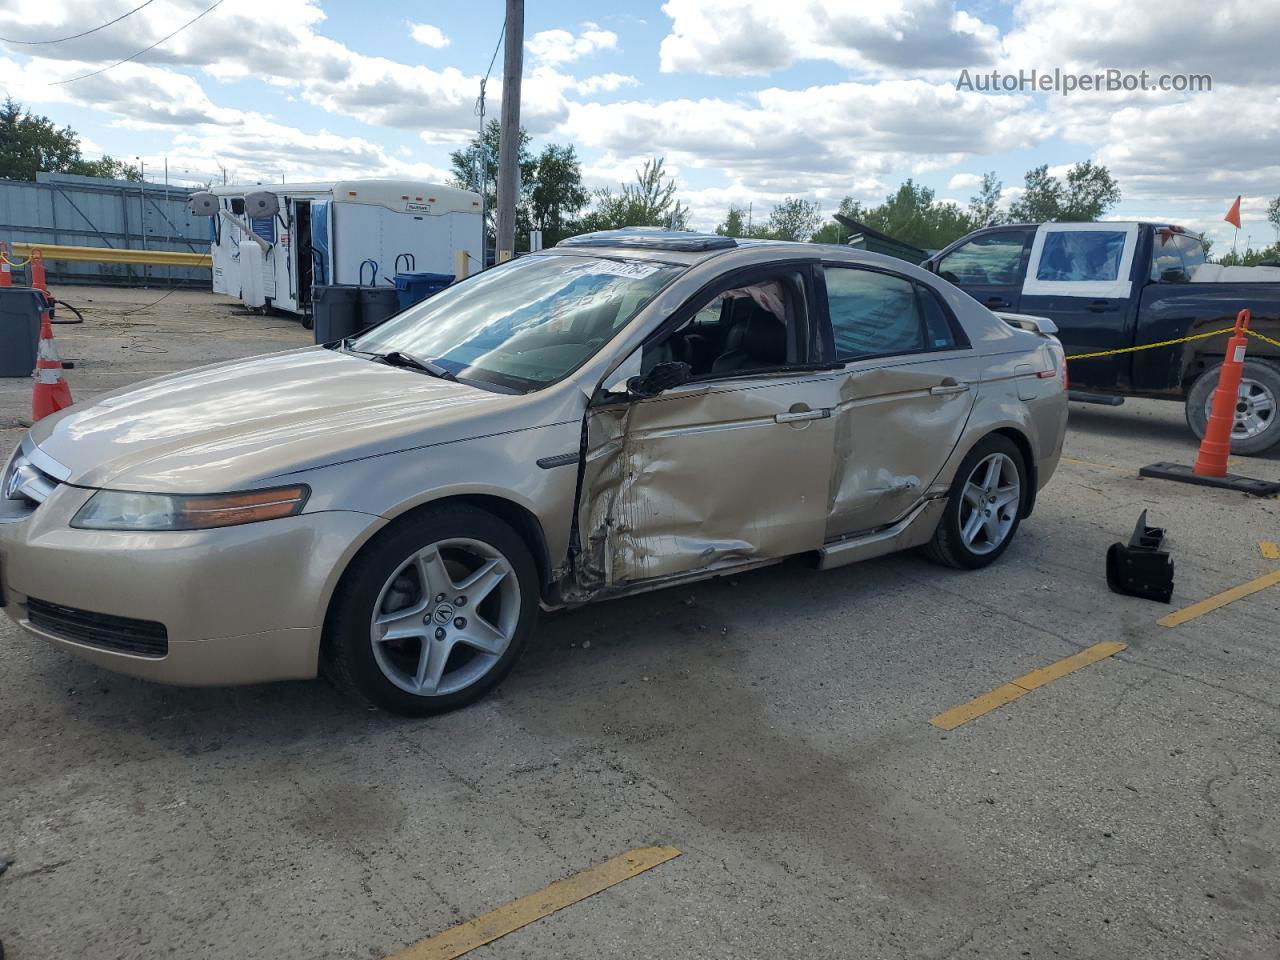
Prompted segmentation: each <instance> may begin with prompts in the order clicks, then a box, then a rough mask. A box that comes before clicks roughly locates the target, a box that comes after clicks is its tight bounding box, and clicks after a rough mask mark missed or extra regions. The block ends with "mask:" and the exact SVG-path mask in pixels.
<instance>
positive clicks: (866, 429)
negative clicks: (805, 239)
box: [823, 264, 981, 539]
mask: <svg viewBox="0 0 1280 960" xmlns="http://www.w3.org/2000/svg"><path fill="white" fill-rule="evenodd" d="M823 274H824V280H825V287H826V302H827V305H828V316H829V317H830V322H831V333H832V340H833V349H834V352H835V357H836V359H837V361H838V362H840V363H841V364H843V373H842V375H841V377H840V386H839V400H838V403H837V408H836V411H837V412H836V417H835V461H834V462H835V468H836V472H835V474H834V477H833V483H832V498H831V512H830V517H829V522H828V525H827V538H828V539H835V538H837V537H841V536H845V535H848V534H852V533H859V532H863V531H868V530H873V529H875V528H877V527H882V526H885V525H887V524H891V523H894V522H895V521H897V520H898V519H900V518H901V517H903V516H904V515H905V514H906V513H908V512H909V511H910V510H911V509H912V508H913V507H914V506H915V505H916V504H917V503H918V502H919V501H920V500H921V498H922V497H924V495H925V494H926V493H927V492H928V490H929V486H930V484H932V483H933V481H934V479H935V478H936V477H937V476H938V473H939V472H940V471H941V470H942V467H943V465H944V464H945V463H946V461H947V458H948V457H949V456H950V455H951V451H952V450H954V449H955V446H956V444H957V443H958V442H959V440H960V436H961V434H962V433H963V432H964V427H965V424H966V423H967V422H968V420H969V413H970V411H971V410H972V409H973V403H974V398H975V397H976V396H977V393H978V382H979V379H980V372H981V371H980V368H979V361H978V359H977V357H976V356H975V355H974V351H973V350H972V348H971V347H970V344H969V341H968V339H967V338H966V337H965V334H964V331H963V329H962V328H961V326H960V324H959V323H958V322H957V321H956V319H955V317H954V316H952V315H951V312H950V310H949V309H948V308H947V306H946V304H945V303H944V302H943V301H942V298H941V297H939V296H938V295H937V294H936V293H935V292H934V291H933V290H932V289H931V288H930V287H928V286H927V285H926V284H924V283H922V282H919V281H917V280H913V279H911V278H909V277H904V276H901V275H899V274H896V273H892V272H889V271H887V270H881V269H873V268H869V267H861V266H848V265H836V264H827V265H826V266H825V267H824V268H823Z"/></svg>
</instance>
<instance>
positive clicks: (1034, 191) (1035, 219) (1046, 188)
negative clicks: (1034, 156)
mask: <svg viewBox="0 0 1280 960" xmlns="http://www.w3.org/2000/svg"><path fill="white" fill-rule="evenodd" d="M1023 184H1024V185H1023V190H1022V196H1020V197H1019V198H1018V199H1017V200H1015V201H1013V203H1011V204H1010V205H1009V220H1010V221H1011V222H1013V223H1046V222H1048V221H1050V220H1057V219H1058V215H1059V214H1060V213H1061V212H1062V184H1061V183H1060V182H1059V181H1058V178H1057V177H1052V176H1050V175H1049V165H1048V164H1047V163H1043V164H1041V165H1040V166H1038V167H1035V168H1034V169H1031V170H1028V171H1027V176H1026V178H1025V180H1024V181H1023Z"/></svg>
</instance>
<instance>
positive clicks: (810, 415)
mask: <svg viewBox="0 0 1280 960" xmlns="http://www.w3.org/2000/svg"><path fill="white" fill-rule="evenodd" d="M829 416H831V410H830V409H829V408H825V407H824V408H823V409H821V410H792V411H790V412H788V413H775V414H774V415H773V419H774V422H775V423H800V422H801V421H802V420H825V419H827V417H829Z"/></svg>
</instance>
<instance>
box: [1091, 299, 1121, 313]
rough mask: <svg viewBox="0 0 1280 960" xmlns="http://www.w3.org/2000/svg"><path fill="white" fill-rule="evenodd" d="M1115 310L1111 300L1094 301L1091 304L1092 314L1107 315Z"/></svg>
mask: <svg viewBox="0 0 1280 960" xmlns="http://www.w3.org/2000/svg"><path fill="white" fill-rule="evenodd" d="M1113 309H1115V308H1114V307H1112V306H1111V302H1110V301H1109V300H1093V301H1091V302H1090V303H1089V310H1090V312H1091V313H1106V312H1108V311H1109V310H1113Z"/></svg>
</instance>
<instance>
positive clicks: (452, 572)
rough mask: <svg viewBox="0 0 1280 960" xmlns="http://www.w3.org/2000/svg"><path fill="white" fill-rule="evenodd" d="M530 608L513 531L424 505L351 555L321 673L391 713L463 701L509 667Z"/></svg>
mask: <svg viewBox="0 0 1280 960" xmlns="http://www.w3.org/2000/svg"><path fill="white" fill-rule="evenodd" d="M537 613H538V578H537V571H536V567H535V565H534V562H533V558H532V557H531V556H530V554H529V550H528V548H527V547H526V546H525V544H524V541H523V540H521V538H520V537H519V535H518V534H516V532H515V531H514V530H512V529H511V527H509V526H508V525H507V524H505V523H503V522H502V521H501V520H499V519H498V518H497V517H494V516H492V515H491V514H488V513H486V512H484V511H482V510H478V509H475V508H473V507H469V506H447V505H446V506H441V507H430V508H427V509H426V510H424V511H422V512H420V513H418V514H416V515H414V516H412V517H410V518H408V519H406V520H404V521H402V523H401V524H400V525H399V526H397V527H393V528H391V529H390V530H388V531H387V532H386V533H385V534H384V535H382V536H381V537H380V538H379V539H377V540H375V541H374V542H373V543H372V544H371V545H370V546H369V547H368V548H366V549H365V550H364V551H363V552H362V553H361V555H360V556H359V557H358V558H357V559H356V560H355V562H353V564H352V566H351V568H350V569H349V570H348V571H347V573H346V575H345V576H344V577H343V581H342V583H341V585H340V586H339V588H338V593H337V595H336V596H335V598H334V603H333V606H332V608H331V612H330V616H329V622H328V623H327V624H326V628H325V643H324V648H325V649H324V653H325V664H324V666H325V671H326V673H328V674H329V675H330V676H331V677H332V678H333V680H334V681H335V683H336V684H337V685H338V687H339V688H341V689H343V690H344V691H345V692H347V693H350V694H353V695H354V696H356V697H357V698H358V699H362V700H364V701H366V702H369V703H372V704H374V705H375V706H379V707H382V708H384V709H386V710H390V711H392V712H394V713H399V714H404V715H407V716H424V715H427V714H432V713H440V712H443V711H445V710H453V709H456V708H458V707H462V706H465V705H467V704H469V703H472V702H474V701H475V700H477V699H479V698H480V697H482V696H483V695H484V694H486V693H487V692H488V691H489V690H491V689H493V687H494V686H496V685H497V684H498V683H499V682H500V681H501V680H502V678H503V677H504V676H505V675H506V674H507V673H508V672H509V671H510V669H511V667H512V666H513V665H514V663H515V661H516V659H517V657H518V656H519V654H520V650H521V649H522V648H523V646H524V642H525V640H526V638H527V637H528V635H529V633H530V632H532V629H533V625H534V622H535V620H536V619H537Z"/></svg>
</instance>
